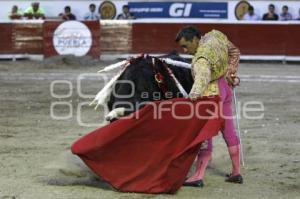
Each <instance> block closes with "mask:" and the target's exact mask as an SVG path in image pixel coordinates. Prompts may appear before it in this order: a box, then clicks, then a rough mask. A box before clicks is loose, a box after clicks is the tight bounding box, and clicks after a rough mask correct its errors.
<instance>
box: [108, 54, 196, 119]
mask: <svg viewBox="0 0 300 199" xmlns="http://www.w3.org/2000/svg"><path fill="white" fill-rule="evenodd" d="M160 58H171V59H173V60H177V61H183V62H187V61H186V60H185V59H183V58H182V57H180V56H179V55H178V54H177V53H170V54H168V55H166V56H162V57H160ZM153 59H154V62H153ZM167 67H168V68H169V69H171V71H172V72H173V74H174V75H175V77H176V78H177V80H178V81H179V82H180V83H181V85H182V87H183V88H184V89H185V91H186V92H187V93H189V92H190V90H191V88H192V85H193V78H192V75H191V70H190V69H186V68H182V67H178V66H173V65H169V64H166V63H164V62H162V61H161V60H160V59H159V58H157V57H150V56H147V57H144V56H141V57H138V58H134V59H132V60H130V65H129V66H127V68H126V70H125V71H124V73H123V74H122V75H121V76H120V77H119V79H118V80H117V83H116V84H115V86H114V89H113V93H112V95H111V96H110V99H109V101H108V103H107V105H108V108H109V110H110V111H111V110H114V109H116V108H121V107H123V108H125V112H124V115H127V114H130V113H132V112H134V111H136V110H137V109H139V108H141V107H142V106H143V105H145V103H147V102H149V101H156V100H165V99H171V98H176V97H183V95H182V93H181V92H180V91H179V89H178V87H177V86H176V83H175V81H174V79H173V78H172V77H171V76H170V74H169V72H168V70H167ZM120 80H121V81H120ZM124 80H125V81H124ZM160 81H161V82H160ZM129 82H131V83H129ZM159 82H160V83H159ZM107 119H108V120H114V119H115V118H107Z"/></svg>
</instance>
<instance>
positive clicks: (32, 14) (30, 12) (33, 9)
mask: <svg viewBox="0 0 300 199" xmlns="http://www.w3.org/2000/svg"><path fill="white" fill-rule="evenodd" d="M24 17H27V18H28V19H33V18H35V19H45V12H44V10H43V9H42V8H40V3H39V2H33V3H31V6H30V7H28V8H27V9H26V10H25V13H24Z"/></svg>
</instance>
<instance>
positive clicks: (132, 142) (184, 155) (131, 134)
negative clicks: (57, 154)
mask: <svg viewBox="0 0 300 199" xmlns="http://www.w3.org/2000/svg"><path fill="white" fill-rule="evenodd" d="M166 102H167V103H166ZM204 102H205V104H204ZM207 102H208V103H207ZM218 102H219V98H218V97H214V98H202V99H200V100H198V101H196V102H191V101H190V100H189V99H183V98H176V99H172V100H167V101H157V102H154V103H153V104H154V105H156V106H157V107H158V106H159V105H161V108H162V109H160V110H161V119H157V118H156V119H155V118H154V116H155V114H157V115H159V112H160V111H159V110H157V108H155V106H153V104H152V105H151V104H149V105H146V106H145V107H143V108H142V109H140V110H138V111H136V112H134V113H132V114H131V116H139V119H136V118H134V117H133V118H130V119H126V118H124V119H119V120H117V121H115V122H113V123H111V124H109V125H107V126H104V127H102V128H98V129H96V130H94V131H92V132H91V133H89V134H87V135H85V136H83V137H82V138H80V139H79V140H77V141H76V142H75V143H73V145H72V147H71V150H72V152H73V153H74V154H76V155H78V156H79V157H80V158H81V159H82V160H83V161H84V162H85V164H86V165H87V166H88V167H89V168H90V169H92V170H93V171H94V172H95V173H96V174H97V175H98V176H99V177H100V178H101V179H102V180H104V181H106V182H107V183H109V184H110V185H111V186H113V187H114V188H115V189H117V190H119V191H123V192H141V193H175V192H176V191H177V190H178V189H179V188H180V187H181V185H182V183H183V182H184V180H185V177H186V175H187V173H188V171H189V169H190V167H191V165H192V163H193V160H194V159H195V157H196V155H197V153H198V150H199V147H200V145H201V142H203V141H204V140H206V139H208V138H211V137H213V136H214V135H216V134H217V133H218V131H219V129H220V128H221V125H222V123H223V120H222V119H221V118H220V117H219V113H218V110H217V109H219V103H218ZM162 103H164V104H162ZM197 103H201V105H200V106H199V107H198V108H197V111H198V116H197V114H193V115H192V116H190V117H189V119H183V118H175V117H174V114H175V115H176V116H179V117H187V116H189V115H191V113H192V112H193V110H192V109H193V108H195V107H196V106H197ZM188 104H189V105H188ZM213 104H216V105H215V106H214V105H213ZM171 110H173V111H171ZM209 112H210V113H209ZM211 112H214V113H217V117H211V118H209V119H207V118H206V119H203V118H200V119H199V115H200V116H211V115H212V114H211ZM157 115H156V117H157Z"/></svg>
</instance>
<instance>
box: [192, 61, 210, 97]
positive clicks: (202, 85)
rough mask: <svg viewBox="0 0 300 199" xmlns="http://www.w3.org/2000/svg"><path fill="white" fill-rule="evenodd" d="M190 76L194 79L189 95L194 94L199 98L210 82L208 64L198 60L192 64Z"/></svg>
mask: <svg viewBox="0 0 300 199" xmlns="http://www.w3.org/2000/svg"><path fill="white" fill-rule="evenodd" d="M192 74H193V77H194V84H193V87H192V89H191V92H190V93H194V94H196V95H197V96H198V97H200V96H201V94H202V93H203V92H204V90H205V89H206V88H207V86H208V84H209V82H210V81H211V68H210V64H209V62H208V61H207V60H206V59H205V58H200V59H198V60H197V61H196V62H194V64H193V67H192Z"/></svg>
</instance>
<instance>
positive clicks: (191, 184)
mask: <svg viewBox="0 0 300 199" xmlns="http://www.w3.org/2000/svg"><path fill="white" fill-rule="evenodd" d="M183 186H186V187H203V186H204V183H203V180H196V181H193V182H184V183H183Z"/></svg>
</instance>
